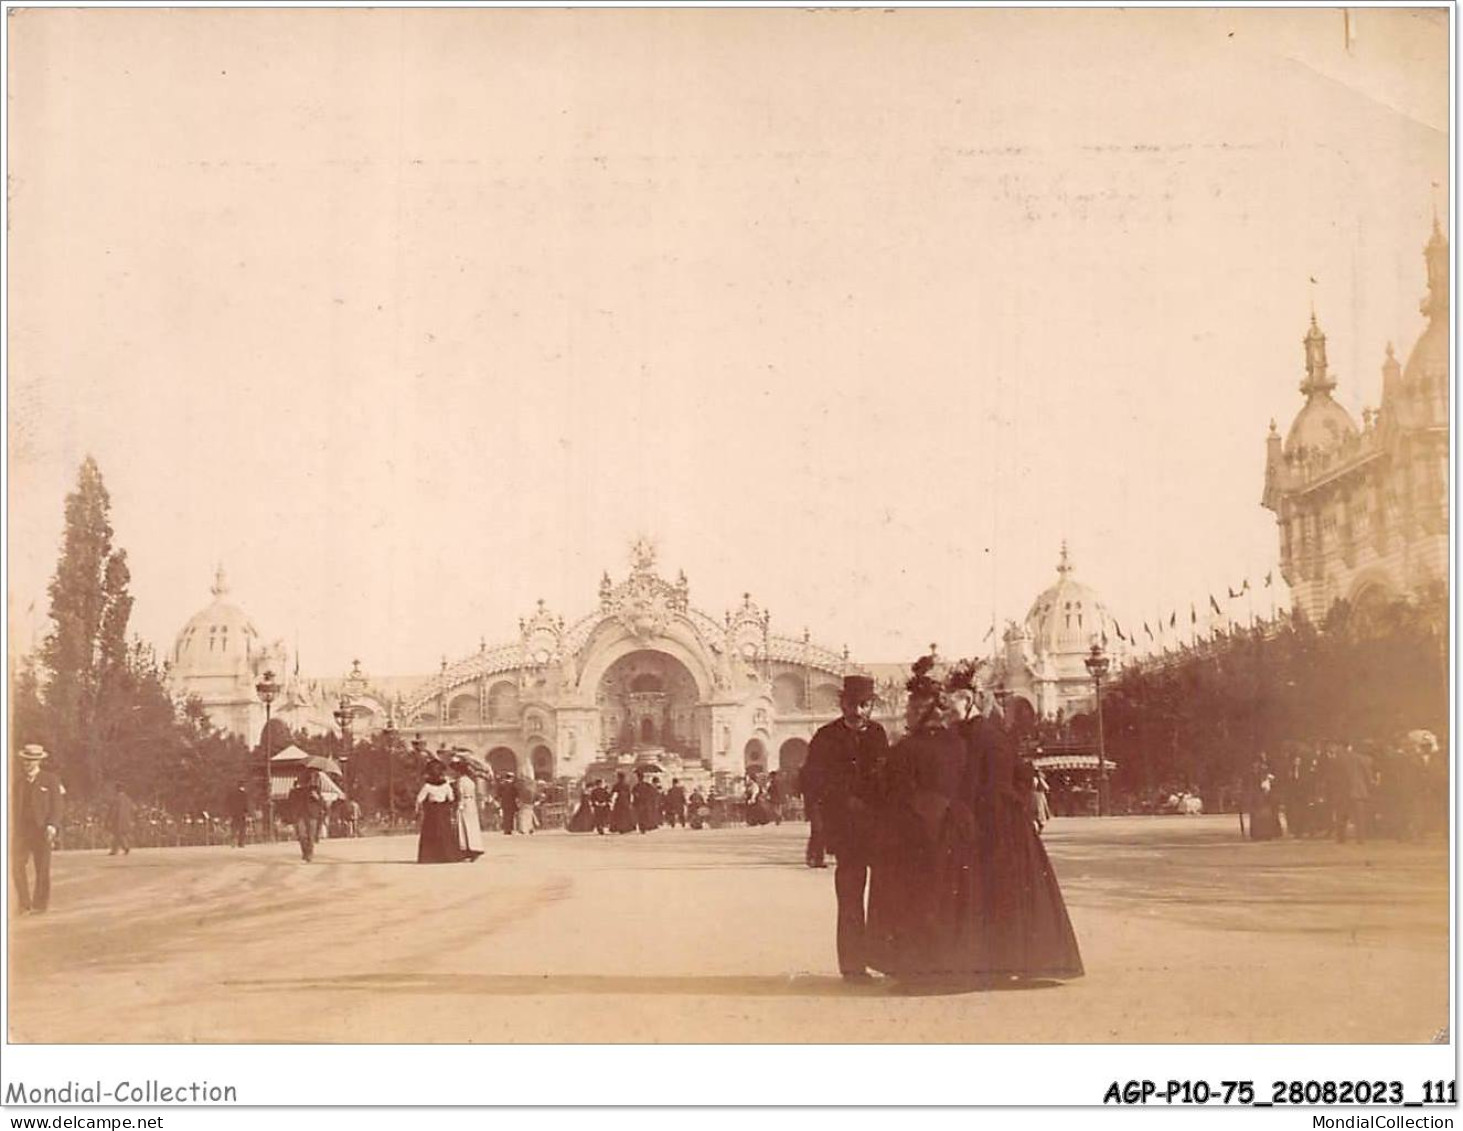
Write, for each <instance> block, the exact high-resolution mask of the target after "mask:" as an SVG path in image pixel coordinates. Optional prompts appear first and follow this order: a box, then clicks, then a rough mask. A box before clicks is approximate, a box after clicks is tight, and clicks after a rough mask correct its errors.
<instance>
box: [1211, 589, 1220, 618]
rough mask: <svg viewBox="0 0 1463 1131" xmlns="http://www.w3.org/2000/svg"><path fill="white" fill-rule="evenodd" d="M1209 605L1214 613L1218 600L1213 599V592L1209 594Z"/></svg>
mask: <svg viewBox="0 0 1463 1131" xmlns="http://www.w3.org/2000/svg"><path fill="white" fill-rule="evenodd" d="M1209 607H1210V608H1211V609H1213V610H1214V611H1215V612H1216V613H1217V612H1219V602H1218V601H1216V600H1215V599H1214V594H1213V593H1210V594H1209Z"/></svg>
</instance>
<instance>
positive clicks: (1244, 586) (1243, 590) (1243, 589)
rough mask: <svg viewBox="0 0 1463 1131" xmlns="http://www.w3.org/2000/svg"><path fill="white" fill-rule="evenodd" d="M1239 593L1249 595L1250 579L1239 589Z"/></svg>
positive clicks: (1246, 579)
mask: <svg viewBox="0 0 1463 1131" xmlns="http://www.w3.org/2000/svg"><path fill="white" fill-rule="evenodd" d="M1239 591H1240V592H1241V593H1248V592H1249V591H1250V579H1249V578H1248V577H1247V578H1245V583H1244V584H1243V585H1241V586H1240V587H1239Z"/></svg>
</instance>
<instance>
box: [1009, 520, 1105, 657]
mask: <svg viewBox="0 0 1463 1131" xmlns="http://www.w3.org/2000/svg"><path fill="white" fill-rule="evenodd" d="M1110 621H1111V618H1110V617H1109V616H1108V612H1107V608H1106V606H1104V605H1103V603H1102V602H1101V601H1100V600H1098V597H1097V593H1096V591H1095V590H1093V589H1091V588H1089V587H1088V586H1086V585H1083V584H1082V583H1081V582H1080V581H1077V580H1076V579H1074V578H1073V577H1072V563H1071V560H1070V558H1069V556H1068V554H1067V546H1066V543H1063V544H1062V560H1061V561H1060V562H1059V563H1058V564H1057V581H1056V584H1055V585H1052V586H1049V587H1048V588H1046V589H1044V590H1042V592H1041V594H1040V595H1039V596H1038V597H1037V598H1036V600H1035V601H1033V602H1032V604H1031V611H1030V612H1028V613H1027V614H1026V633H1027V635H1029V636H1030V637H1031V640H1032V644H1033V647H1034V650H1035V652H1036V654H1037V655H1038V656H1040V655H1045V654H1052V653H1085V652H1086V651H1087V650H1088V648H1090V647H1091V646H1092V642H1093V641H1094V640H1099V641H1100V640H1101V639H1102V637H1103V636H1104V635H1106V634H1107V632H1108V625H1109V622H1110Z"/></svg>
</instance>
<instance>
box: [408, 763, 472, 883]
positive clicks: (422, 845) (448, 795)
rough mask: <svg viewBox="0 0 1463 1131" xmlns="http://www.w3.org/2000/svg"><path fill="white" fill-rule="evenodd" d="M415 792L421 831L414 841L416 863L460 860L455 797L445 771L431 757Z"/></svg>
mask: <svg viewBox="0 0 1463 1131" xmlns="http://www.w3.org/2000/svg"><path fill="white" fill-rule="evenodd" d="M426 779H427V780H426V781H424V782H423V783H422V788H421V790H420V791H419V792H418V793H417V812H418V813H420V814H421V818H422V831H421V836H420V837H419V838H418V839H417V863H418V864H451V863H455V862H456V861H458V860H461V859H462V858H463V856H462V849H461V847H460V846H459V845H458V842H457V798H456V796H455V795H454V794H453V792H452V786H451V785H450V784H449V783H448V781H447V768H446V767H445V766H444V765H442V763H441V762H439V761H437V760H436V759H435V758H433V759H432V760H431V761H429V762H428V763H427V769H426Z"/></svg>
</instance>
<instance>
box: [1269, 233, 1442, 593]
mask: <svg viewBox="0 0 1463 1131" xmlns="http://www.w3.org/2000/svg"><path fill="white" fill-rule="evenodd" d="M1424 254H1425V258H1426V261H1427V287H1428V292H1427V297H1426V298H1424V299H1423V301H1422V313H1423V314H1424V315H1425V316H1426V318H1427V328H1426V329H1424V330H1423V332H1422V336H1421V337H1420V338H1419V339H1418V340H1417V344H1416V345H1414V346H1413V347H1412V353H1411V354H1410V355H1409V357H1408V358H1407V364H1406V365H1399V364H1398V363H1397V358H1396V357H1395V356H1394V355H1393V352H1392V346H1391V344H1390V343H1389V344H1388V345H1387V352H1386V360H1385V361H1384V362H1383V363H1382V399H1381V405H1380V407H1378V408H1375V409H1372V408H1368V409H1364V410H1363V411H1362V423H1361V427H1360V428H1358V427H1357V425H1356V422H1355V421H1354V420H1353V419H1352V418H1351V414H1350V413H1348V412H1347V411H1346V409H1344V408H1343V407H1342V406H1341V405H1340V404H1338V403H1337V402H1336V401H1335V400H1334V399H1333V398H1332V396H1331V392H1332V390H1333V389H1335V388H1336V379H1335V378H1334V377H1333V376H1331V375H1330V373H1329V372H1328V370H1327V365H1326V335H1325V334H1323V333H1322V332H1321V329H1320V326H1319V325H1318V324H1317V322H1316V317H1315V315H1314V314H1312V315H1311V325H1310V330H1309V332H1307V334H1306V336H1305V339H1304V342H1305V379H1304V380H1303V381H1302V382H1301V384H1300V391H1301V393H1302V394H1304V396H1305V398H1306V400H1305V404H1304V405H1303V406H1302V407H1301V410H1300V412H1298V413H1297V414H1296V417H1295V420H1294V421H1293V422H1292V424H1291V426H1290V431H1289V432H1288V433H1287V434H1286V436H1285V439H1284V440H1283V441H1282V440H1281V438H1280V433H1279V432H1278V431H1277V429H1276V427H1275V422H1274V421H1273V420H1272V421H1271V422H1270V435H1269V438H1268V439H1267V440H1266V445H1265V449H1266V451H1265V493H1264V496H1263V497H1262V498H1261V505H1262V506H1264V507H1265V508H1266V509H1268V510H1271V511H1274V512H1275V518H1276V523H1277V525H1278V526H1279V528H1280V572H1281V576H1283V577H1284V578H1285V581H1286V583H1287V584H1288V585H1289V586H1290V591H1291V593H1292V594H1293V596H1294V603H1295V611H1296V612H1298V613H1302V614H1304V615H1305V616H1306V617H1308V618H1310V619H1311V620H1320V619H1321V618H1323V617H1324V616H1325V615H1326V612H1327V610H1329V609H1330V607H1331V605H1332V604H1333V603H1335V602H1336V601H1338V600H1343V599H1344V600H1346V601H1349V602H1352V603H1354V604H1355V603H1367V602H1370V601H1372V600H1386V599H1390V598H1395V597H1401V596H1407V595H1410V594H1415V593H1417V592H1419V591H1420V590H1422V589H1424V588H1425V587H1427V586H1429V585H1432V584H1437V583H1442V584H1446V582H1447V579H1448V324H1449V309H1448V307H1449V303H1448V241H1447V239H1446V237H1444V235H1443V233H1442V230H1441V228H1440V227H1439V226H1438V224H1437V221H1436V220H1434V222H1433V233H1432V238H1431V239H1430V240H1429V241H1428V244H1427V248H1426V251H1425V253H1424Z"/></svg>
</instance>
